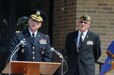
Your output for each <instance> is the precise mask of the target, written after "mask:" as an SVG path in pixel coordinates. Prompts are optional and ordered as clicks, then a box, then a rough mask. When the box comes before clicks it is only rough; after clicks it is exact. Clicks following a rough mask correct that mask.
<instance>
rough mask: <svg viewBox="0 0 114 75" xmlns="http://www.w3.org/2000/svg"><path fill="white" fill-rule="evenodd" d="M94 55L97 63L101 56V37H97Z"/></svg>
mask: <svg viewBox="0 0 114 75" xmlns="http://www.w3.org/2000/svg"><path fill="white" fill-rule="evenodd" d="M93 53H94V58H95V62H97V60H98V59H99V57H100V56H101V41H100V37H99V36H97V37H96V38H95V44H94V48H93Z"/></svg>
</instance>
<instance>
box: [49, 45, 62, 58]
mask: <svg viewBox="0 0 114 75" xmlns="http://www.w3.org/2000/svg"><path fill="white" fill-rule="evenodd" d="M50 50H51V51H52V52H55V53H56V54H57V55H58V56H59V57H60V58H61V59H63V55H62V54H61V53H60V52H58V51H56V50H55V49H54V48H53V47H51V48H50Z"/></svg>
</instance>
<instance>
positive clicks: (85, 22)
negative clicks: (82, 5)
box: [80, 21, 88, 24]
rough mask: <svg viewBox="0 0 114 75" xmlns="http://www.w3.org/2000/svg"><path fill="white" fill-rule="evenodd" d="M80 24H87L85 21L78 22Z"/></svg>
mask: <svg viewBox="0 0 114 75" xmlns="http://www.w3.org/2000/svg"><path fill="white" fill-rule="evenodd" d="M80 23H84V24H87V23H88V22H87V21H80Z"/></svg>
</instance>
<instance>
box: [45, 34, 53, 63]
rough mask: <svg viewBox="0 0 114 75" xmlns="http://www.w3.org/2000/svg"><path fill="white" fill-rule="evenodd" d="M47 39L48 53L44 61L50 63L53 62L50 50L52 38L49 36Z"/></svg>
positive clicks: (46, 52)
mask: <svg viewBox="0 0 114 75" xmlns="http://www.w3.org/2000/svg"><path fill="white" fill-rule="evenodd" d="M46 37H47V47H46V51H45V57H44V61H45V62H50V61H52V52H51V51H50V48H51V45H50V38H49V36H46Z"/></svg>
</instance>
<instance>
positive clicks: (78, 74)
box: [65, 31, 101, 75]
mask: <svg viewBox="0 0 114 75" xmlns="http://www.w3.org/2000/svg"><path fill="white" fill-rule="evenodd" d="M77 38H78V31H75V32H72V33H69V34H68V35H67V37H66V44H65V50H66V55H67V64H68V72H67V73H66V75H95V62H96V61H97V60H98V58H99V57H100V55H101V48H100V46H101V42H100V38H99V36H98V35H96V34H95V33H93V32H91V31H88V32H87V35H86V37H85V39H84V41H83V43H82V45H81V46H80V48H79V49H78V48H77Z"/></svg>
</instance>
